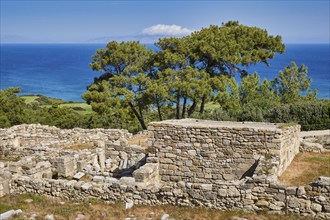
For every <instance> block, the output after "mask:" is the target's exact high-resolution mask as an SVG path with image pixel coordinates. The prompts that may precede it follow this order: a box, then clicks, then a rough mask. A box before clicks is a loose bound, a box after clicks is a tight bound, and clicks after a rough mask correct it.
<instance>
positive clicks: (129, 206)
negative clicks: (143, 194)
mask: <svg viewBox="0 0 330 220" xmlns="http://www.w3.org/2000/svg"><path fill="white" fill-rule="evenodd" d="M133 205H134V202H133V201H128V202H126V203H125V209H131V208H133Z"/></svg>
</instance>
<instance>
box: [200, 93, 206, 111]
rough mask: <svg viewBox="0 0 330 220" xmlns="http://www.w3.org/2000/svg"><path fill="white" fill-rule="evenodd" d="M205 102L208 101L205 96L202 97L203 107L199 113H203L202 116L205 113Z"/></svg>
mask: <svg viewBox="0 0 330 220" xmlns="http://www.w3.org/2000/svg"><path fill="white" fill-rule="evenodd" d="M205 101H206V97H205V96H203V97H202V102H201V107H200V109H199V113H201V114H202V113H204V107H205Z"/></svg>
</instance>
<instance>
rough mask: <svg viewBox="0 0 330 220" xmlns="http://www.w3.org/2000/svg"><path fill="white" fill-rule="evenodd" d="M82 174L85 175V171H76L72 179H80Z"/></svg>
mask: <svg viewBox="0 0 330 220" xmlns="http://www.w3.org/2000/svg"><path fill="white" fill-rule="evenodd" d="M83 176H85V173H83V172H78V173H76V174H75V175H74V176H73V179H75V180H80V179H81V178H82V177H83Z"/></svg>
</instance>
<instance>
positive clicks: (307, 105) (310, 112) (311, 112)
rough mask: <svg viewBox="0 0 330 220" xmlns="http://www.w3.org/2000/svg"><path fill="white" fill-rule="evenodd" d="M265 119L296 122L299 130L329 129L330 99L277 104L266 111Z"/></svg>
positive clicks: (276, 121)
mask: <svg viewBox="0 0 330 220" xmlns="http://www.w3.org/2000/svg"><path fill="white" fill-rule="evenodd" d="M265 119H266V120H267V121H269V122H274V123H283V122H285V123H287V122H296V123H298V124H300V125H301V130H303V131H309V130H322V129H330V101H329V100H318V101H309V102H297V103H291V104H285V105H281V106H277V107H275V108H274V109H272V110H270V111H268V112H267V113H266V115H265Z"/></svg>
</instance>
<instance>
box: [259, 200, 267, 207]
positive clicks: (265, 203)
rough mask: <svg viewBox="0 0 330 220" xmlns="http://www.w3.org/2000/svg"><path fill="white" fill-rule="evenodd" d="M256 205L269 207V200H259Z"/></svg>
mask: <svg viewBox="0 0 330 220" xmlns="http://www.w3.org/2000/svg"><path fill="white" fill-rule="evenodd" d="M256 206H258V207H268V206H269V202H267V201H266V200H258V201H257V202H256Z"/></svg>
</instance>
